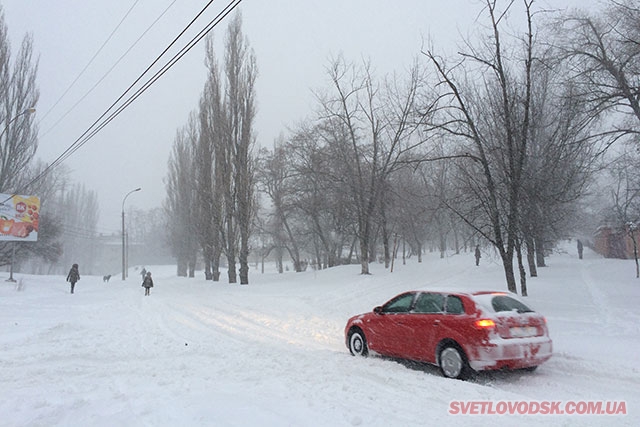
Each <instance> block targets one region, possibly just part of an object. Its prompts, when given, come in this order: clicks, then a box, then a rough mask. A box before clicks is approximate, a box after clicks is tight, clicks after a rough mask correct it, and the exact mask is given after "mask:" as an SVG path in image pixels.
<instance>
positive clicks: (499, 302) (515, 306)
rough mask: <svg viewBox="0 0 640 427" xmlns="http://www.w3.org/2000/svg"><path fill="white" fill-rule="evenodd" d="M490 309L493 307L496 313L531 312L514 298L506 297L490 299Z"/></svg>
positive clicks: (499, 296)
mask: <svg viewBox="0 0 640 427" xmlns="http://www.w3.org/2000/svg"><path fill="white" fill-rule="evenodd" d="M491 307H493V309H494V311H495V312H496V313H499V312H501V311H517V312H518V313H529V312H532V311H533V310H531V309H530V308H529V307H527V306H526V305H524V304H523V303H522V302H520V301H518V300H517V299H515V298H511V297H510V296H508V295H496V296H494V297H493V298H492V299H491Z"/></svg>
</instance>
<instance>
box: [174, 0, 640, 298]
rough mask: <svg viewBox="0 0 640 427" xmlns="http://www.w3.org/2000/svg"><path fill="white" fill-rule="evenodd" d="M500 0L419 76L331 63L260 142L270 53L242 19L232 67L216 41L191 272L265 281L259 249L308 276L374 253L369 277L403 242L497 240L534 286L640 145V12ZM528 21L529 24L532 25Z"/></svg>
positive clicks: (184, 188)
mask: <svg viewBox="0 0 640 427" xmlns="http://www.w3.org/2000/svg"><path fill="white" fill-rule="evenodd" d="M484 6H485V8H484V10H483V15H482V16H484V17H485V19H486V21H485V22H486V24H487V26H486V31H480V32H479V36H478V38H476V39H473V40H471V39H470V40H466V41H465V44H464V49H461V51H460V52H459V53H458V54H457V55H455V56H450V57H442V56H441V55H439V54H438V53H437V51H436V50H435V49H433V48H429V49H424V51H423V52H422V54H421V55H420V56H419V58H418V59H417V60H416V61H415V63H414V64H413V65H412V67H411V68H410V70H408V72H407V74H406V75H405V76H402V77H400V76H398V75H394V76H392V77H391V76H387V77H382V78H380V77H378V76H376V74H375V72H374V70H373V69H372V67H371V66H370V64H369V63H367V62H366V61H365V62H363V63H361V64H356V63H352V62H350V61H348V60H346V59H345V58H343V57H341V56H339V57H337V58H335V59H333V60H331V61H330V63H329V64H328V66H327V70H326V71H327V76H328V78H329V81H330V85H329V86H328V87H327V88H325V90H324V91H318V93H317V109H316V111H315V114H314V115H313V116H312V117H310V118H308V119H305V120H303V121H302V122H300V123H298V124H297V125H295V126H294V127H293V129H291V132H289V134H288V135H287V136H282V137H281V138H279V139H278V140H276V141H275V142H274V144H273V147H272V148H262V150H261V151H260V152H259V153H254V152H253V146H254V142H255V141H254V139H255V136H254V133H253V128H252V125H253V119H254V116H255V107H254V101H255V93H254V83H255V78H256V60H255V58H254V56H253V53H252V52H251V51H250V50H249V48H248V43H247V42H246V41H245V40H244V39H243V38H242V33H241V28H240V27H241V21H240V18H236V19H235V20H234V21H233V22H232V24H231V25H230V26H229V30H228V33H227V39H226V45H225V57H224V66H223V69H224V72H223V73H221V71H220V69H219V64H218V62H217V60H216V58H215V56H214V55H213V49H212V46H211V44H209V45H208V49H207V52H208V54H207V55H208V56H207V63H208V67H209V75H210V77H209V80H208V81H207V84H206V87H205V89H204V91H203V95H202V100H201V102H200V106H199V111H198V112H197V113H194V115H193V116H192V117H191V119H190V120H189V123H188V124H187V125H186V126H185V128H183V129H182V130H181V131H179V132H178V136H177V137H176V145H175V147H174V152H173V155H172V158H171V161H170V172H169V174H168V177H167V190H168V199H167V205H166V210H167V212H168V214H169V217H170V224H172V232H173V233H174V234H173V236H174V237H173V240H172V241H173V247H174V251H175V254H176V257H177V258H178V260H179V265H182V266H183V267H182V268H180V267H179V274H185V275H186V274H187V269H188V267H189V266H191V271H193V268H194V267H193V266H195V260H196V259H197V257H198V256H199V254H202V256H203V258H204V261H205V269H206V270H205V272H206V276H207V278H211V279H214V280H218V279H219V274H220V273H219V266H220V258H221V257H222V256H225V257H226V262H227V265H228V266H229V281H230V282H232V283H233V282H235V280H236V278H235V277H236V276H235V275H236V269H235V265H236V262H237V263H239V264H240V281H241V283H248V254H249V251H250V250H253V251H255V252H256V253H260V254H261V255H262V256H263V257H264V256H267V255H274V256H275V258H276V260H277V263H278V265H279V268H280V269H281V270H282V265H283V257H284V256H285V254H286V255H288V256H289V257H290V258H291V260H292V264H293V268H294V270H295V271H302V270H304V268H306V266H307V265H308V263H312V264H313V265H314V266H315V267H316V268H323V267H332V266H335V265H338V264H341V263H345V262H353V261H355V260H357V262H359V263H360V265H361V272H362V273H363V274H368V273H369V264H370V262H372V261H374V260H376V259H380V260H383V261H384V262H385V265H386V266H388V267H391V266H392V263H393V261H394V259H395V258H396V256H397V253H398V251H399V250H401V247H402V248H404V249H403V250H402V251H403V254H405V255H406V254H408V253H412V254H416V255H417V256H420V255H421V253H422V252H423V250H424V249H425V247H426V246H429V247H433V248H437V249H438V250H439V251H440V252H441V254H443V256H444V253H445V251H446V250H447V249H448V248H451V247H453V248H454V249H455V250H456V251H460V250H461V249H462V248H464V247H467V248H468V247H470V246H472V245H475V244H477V243H482V244H489V245H490V246H491V247H493V248H494V249H495V251H496V253H498V254H499V257H500V259H501V261H502V265H503V267H504V273H505V280H506V283H507V288H508V289H509V290H510V291H513V292H516V291H517V284H518V281H519V284H520V292H521V293H522V294H523V295H526V293H527V289H526V284H527V283H526V276H527V270H528V275H529V276H536V275H537V274H538V268H539V267H544V266H545V256H546V254H548V251H549V250H550V249H551V248H552V247H553V246H554V244H555V243H556V242H557V241H558V240H560V239H564V238H567V237H569V236H571V235H572V234H573V233H575V232H576V231H577V230H578V229H579V225H577V224H576V223H575V218H578V217H579V216H580V215H581V214H582V212H581V211H582V210H583V209H584V196H585V195H587V194H588V191H589V190H590V189H591V188H592V183H593V181H594V177H595V176H596V174H597V173H599V172H600V170H601V169H602V168H603V167H606V164H605V163H604V162H605V160H606V157H605V156H603V154H605V153H606V152H607V150H608V149H609V147H611V146H612V145H613V144H614V142H616V141H620V142H621V144H619V145H622V144H623V143H627V142H628V141H631V143H632V144H633V145H632V147H633V150H636V151H635V152H636V153H637V149H638V140H637V134H638V129H639V127H638V124H639V123H638V120H640V108H639V107H638V105H639V97H640V62H639V61H638V58H639V54H640V44H639V43H638V42H637V41H638V39H639V38H640V37H638V36H639V35H640V24H639V22H640V11H639V9H638V7H637V6H636V5H635V4H634V3H633V2H631V1H622V0H620V1H617V0H611V1H609V2H608V3H607V4H606V8H605V9H604V10H603V11H601V12H602V13H601V14H599V15H597V16H591V15H589V14H588V13H586V12H583V11H580V10H572V11H569V12H566V13H563V14H557V13H551V12H550V11H544V12H548V13H542V12H543V11H541V10H539V9H537V4H536V2H534V1H532V0H524V1H521V2H515V1H513V2H498V1H492V0H487V1H486V3H485V5H484ZM514 18H524V19H525V22H526V26H525V29H524V30H523V31H521V33H519V34H515V35H514V34H512V32H509V31H506V25H507V23H508V21H509V20H510V19H514ZM633 150H632V151H633ZM637 161H638V160H637V155H623V156H620V157H619V158H618V160H617V162H616V168H615V169H614V168H609V170H612V171H614V170H616V171H619V173H618V175H617V176H618V177H622V176H624V181H623V180H622V178H620V179H619V180H618V181H615V182H616V183H617V185H618V187H617V188H618V191H617V192H616V193H614V197H612V202H611V206H613V205H614V201H615V206H617V207H618V208H619V209H617V210H616V212H619V213H620V214H619V215H618V216H617V217H616V220H617V221H618V222H620V221H626V222H635V223H637V221H638V215H639V213H638V210H637V200H638V199H637V195H638V193H640V192H639V191H635V192H633V191H631V190H632V189H634V188H635V189H636V190H637V189H638V188H640V182H638V177H637V176H636V175H634V176H631V175H630V173H629V171H631V170H634V169H633V168H637V166H638V163H637ZM624 171H626V172H624ZM623 172H624V173H623ZM623 182H624V184H622V183H623ZM622 185H623V186H624V189H625V191H624V195H625V198H624V200H623V198H622V191H621V187H620V186H622ZM628 198H631V200H627V199H628ZM258 200H260V201H261V203H260V204H258V203H257V202H258ZM623 217H624V218H623ZM252 236H253V238H252ZM514 262H515V263H514Z"/></svg>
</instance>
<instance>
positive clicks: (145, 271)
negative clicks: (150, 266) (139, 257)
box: [140, 267, 147, 280]
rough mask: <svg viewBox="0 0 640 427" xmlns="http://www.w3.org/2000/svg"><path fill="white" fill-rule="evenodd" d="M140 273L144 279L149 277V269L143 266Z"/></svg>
mask: <svg viewBox="0 0 640 427" xmlns="http://www.w3.org/2000/svg"><path fill="white" fill-rule="evenodd" d="M140 275H141V276H142V280H144V278H145V277H147V269H146V268H144V267H142V271H140Z"/></svg>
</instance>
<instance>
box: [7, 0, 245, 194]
mask: <svg viewBox="0 0 640 427" xmlns="http://www.w3.org/2000/svg"><path fill="white" fill-rule="evenodd" d="M213 1H214V0H210V1H209V2H208V3H207V4H206V5H205V6H204V8H203V9H202V10H201V11H200V12H199V13H198V14H197V15H196V16H195V17H194V18H193V19H192V20H191V22H189V24H188V25H187V26H186V27H185V28H184V29H183V30H182V31H181V32H180V33H179V34H178V36H176V37H175V38H174V40H173V41H172V42H171V43H170V44H169V45H168V46H167V47H166V48H165V49H164V50H163V51H162V53H160V55H158V57H157V58H156V59H155V60H154V61H153V62H152V63H151V64H150V65H149V66H148V67H147V69H145V70H144V71H143V72H142V74H140V76H139V77H138V78H137V79H136V80H135V81H134V82H133V83H132V84H131V85H130V86H129V87H128V88H127V89H126V90H125V91H124V92H123V93H122V95H120V96H119V97H118V99H116V100H115V101H114V102H113V103H112V104H111V106H110V107H109V108H108V109H107V110H106V111H105V112H104V113H103V114H102V115H101V116H100V117H99V118H98V119H96V121H95V122H94V123H93V124H91V126H89V128H88V129H87V130H86V131H85V132H84V133H83V134H82V135H80V137H78V138H77V139H76V140H75V141H74V142H73V143H72V144H71V145H70V146H69V147H68V148H67V149H66V150H64V151H63V153H62V154H61V155H60V156H58V157H57V158H56V159H55V160H54V161H53V162H52V163H51V164H50V165H49V166H47V167H46V168H45V169H43V171H42V172H41V173H40V174H38V175H37V176H36V177H35V178H33V179H32V180H31V181H29V182H28V183H27V184H26V185H24V186H23V187H22V188H21V189H20V190H19V191H18V193H19V192H20V191H24V189H25V188H28V187H29V186H30V185H32V184H33V183H35V182H37V181H39V180H40V179H42V178H43V177H44V176H45V175H46V174H48V173H49V172H50V171H51V170H53V169H54V168H56V167H57V166H58V165H60V164H61V163H62V162H64V161H65V160H66V159H67V158H69V157H70V156H71V155H72V154H73V153H75V152H76V151H77V150H78V149H80V148H81V147H82V146H83V145H84V144H86V143H87V142H88V141H89V140H90V139H91V138H93V137H94V136H95V135H96V134H97V133H98V132H100V131H101V130H102V129H103V128H104V127H105V126H106V125H107V124H109V123H110V122H111V121H112V120H113V119H115V118H116V117H117V116H118V115H120V113H122V111H124V110H125V109H126V108H127V107H128V106H129V105H131V104H132V103H133V102H134V101H135V100H136V99H137V98H138V97H139V96H140V95H142V94H143V93H144V92H145V91H146V90H147V89H148V88H149V87H150V86H151V85H153V84H154V83H155V82H156V81H157V80H158V79H159V78H160V77H162V75H164V73H166V72H167V71H168V70H169V69H170V68H171V67H173V65H175V64H176V63H177V62H178V61H179V60H180V59H181V58H182V57H184V55H186V53H187V52H189V51H190V50H191V49H192V48H193V47H194V46H195V45H196V44H197V43H198V42H199V41H200V40H202V39H203V38H204V37H205V36H206V35H207V34H208V33H209V32H210V31H211V30H212V29H213V28H215V26H216V25H218V24H219V23H220V22H221V21H222V19H224V18H225V17H226V16H227V15H228V14H229V13H231V12H232V11H233V10H234V9H235V8H236V7H237V6H238V5H239V4H240V3H241V2H242V0H233V1H231V2H230V3H229V4H227V6H225V8H224V9H223V10H222V11H221V12H220V13H218V15H216V17H215V18H213V19H212V20H211V21H210V22H209V23H208V24H207V25H206V26H205V27H204V29H202V30H201V31H200V32H199V33H198V34H197V35H196V36H195V37H193V38H192V39H191V40H190V41H189V43H187V45H185V46H184V47H183V48H182V49H181V50H180V51H179V52H178V53H177V54H176V55H174V56H173V58H171V60H170V61H169V62H167V63H166V64H165V65H164V66H163V67H162V68H161V69H160V71H158V72H156V74H154V75H153V76H152V77H151V78H150V79H148V80H147V82H146V83H145V84H144V85H143V86H142V87H141V88H140V89H138V90H137V91H136V92H135V93H134V94H133V95H131V96H130V97H129V98H128V99H127V100H126V101H125V102H124V103H123V104H122V105H121V106H120V107H118V108H117V109H116V111H114V112H112V113H111V114H109V112H110V111H111V110H112V109H113V108H114V107H115V106H116V105H117V104H118V103H119V102H120V101H121V100H122V99H123V98H124V97H125V96H126V95H127V93H129V92H130V91H131V90H132V89H133V87H134V86H135V85H136V84H138V82H139V81H140V80H142V78H143V77H144V76H145V75H146V74H147V73H148V72H149V70H150V69H151V68H153V66H154V65H155V64H156V63H157V62H159V61H160V59H161V58H162V57H163V56H164V55H165V54H166V53H167V52H168V50H169V49H170V48H171V47H172V46H173V45H174V44H176V42H177V41H178V40H179V39H180V38H181V37H182V36H183V35H184V33H185V32H186V31H187V30H188V29H189V28H190V27H191V26H192V25H193V24H194V23H195V22H196V21H197V20H198V19H199V18H200V16H201V15H202V14H203V13H204V12H205V11H206V10H207V9H208V8H209V7H210V6H211V4H212V3H213ZM107 115H109V116H108V117H107V118H106V119H104V117H105V116H107ZM103 119H104V121H102V123H100V124H98V123H99V122H100V121H101V120H103Z"/></svg>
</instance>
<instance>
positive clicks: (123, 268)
mask: <svg viewBox="0 0 640 427" xmlns="http://www.w3.org/2000/svg"><path fill="white" fill-rule="evenodd" d="M140 190H142V188H140V187H138V188H136V189H135V190H131V191H129V192H128V193H127V194H126V195H125V196H124V199H122V280H125V279H126V275H125V269H126V266H125V249H124V245H125V243H124V202H125V201H126V200H127V197H129V194H131V193H135V192H136V191H140Z"/></svg>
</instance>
